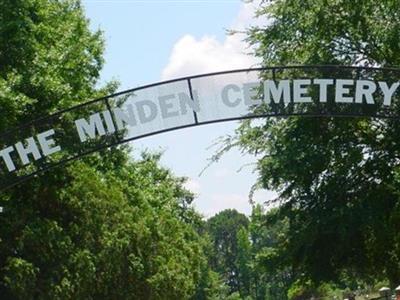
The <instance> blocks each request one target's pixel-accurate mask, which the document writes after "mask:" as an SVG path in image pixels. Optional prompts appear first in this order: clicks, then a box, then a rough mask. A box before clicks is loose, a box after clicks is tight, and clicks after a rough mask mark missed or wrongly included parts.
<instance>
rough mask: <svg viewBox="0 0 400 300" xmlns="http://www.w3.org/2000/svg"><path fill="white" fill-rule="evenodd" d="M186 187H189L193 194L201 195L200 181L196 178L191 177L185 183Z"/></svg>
mask: <svg viewBox="0 0 400 300" xmlns="http://www.w3.org/2000/svg"><path fill="white" fill-rule="evenodd" d="M183 186H184V187H185V188H186V189H188V190H189V191H191V192H192V193H193V194H195V195H199V194H200V187H201V185H200V182H198V181H197V180H195V179H192V178H189V179H188V180H187V181H186V182H185V183H184V185H183Z"/></svg>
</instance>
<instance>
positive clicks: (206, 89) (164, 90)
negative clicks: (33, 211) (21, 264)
mask: <svg viewBox="0 0 400 300" xmlns="http://www.w3.org/2000/svg"><path fill="white" fill-rule="evenodd" d="M292 78H332V79H339V78H340V79H342V78H344V79H353V80H356V79H368V80H372V81H382V80H385V81H387V82H392V83H393V82H397V81H399V80H400V69H396V68H373V67H351V66H334V65H329V66H280V67H268V68H252V69H240V70H232V71H225V72H216V73H208V74H202V75H195V76H190V77H184V78H178V79H174V80H168V81H163V82H158V83H154V84H149V85H145V86H141V87H137V88H134V89H130V90H126V91H122V92H118V93H115V94H113V95H109V96H106V97H103V98H99V99H95V100H92V101H89V102H86V103H82V104H79V105H77V106H74V107H71V108H68V109H65V110H62V111H59V112H57V113H54V114H52V115H49V116H45V117H42V118H39V119H36V120H33V121H31V122H28V123H26V124H23V125H21V126H19V127H17V128H13V129H10V130H8V131H6V132H3V133H1V134H0V146H1V147H0V149H4V148H5V147H8V146H11V145H14V144H15V143H16V142H18V141H23V140H24V139H26V138H28V137H31V136H35V135H36V134H38V133H40V132H43V131H45V130H48V129H54V130H55V131H56V135H55V140H56V142H57V144H59V145H60V146H61V148H62V149H63V150H62V151H61V152H60V153H57V154H56V155H54V156H51V157H44V158H42V159H40V160H37V161H35V162H33V163H32V164H29V165H26V166H23V165H20V166H18V168H17V169H16V170H15V171H13V172H7V170H5V168H4V164H3V163H0V190H5V189H8V188H10V187H12V186H15V185H16V184H18V183H20V182H22V181H24V180H27V179H29V178H31V177H34V176H36V175H37V174H39V173H41V172H44V171H47V170H49V169H52V168H55V167H57V166H60V165H63V164H65V163H67V162H69V161H72V160H75V159H79V158H80V157H82V156H85V155H88V154H90V153H93V152H96V151H100V150H102V149H105V148H108V147H113V146H117V145H120V144H123V143H127V142H130V141H133V140H136V139H140V138H144V137H148V136H151V135H155V134H160V133H164V132H168V131H172V130H178V129H183V128H188V127H193V126H199V125H205V124H211V123H217V122H226V121H234V120H243V119H249V118H265V117H291V116H297V117H300V116H301V117H312V118H318V117H346V118H349V117H350V118H355V117H363V118H365V117H367V118H381V119H392V120H399V119H400V101H398V98H399V95H397V94H396V96H395V97H394V101H393V104H392V105H391V106H390V107H384V106H383V105H382V104H381V103H377V104H375V105H347V106H343V105H338V104H335V103H333V101H332V100H331V98H332V97H331V96H330V97H329V99H328V101H327V103H312V104H310V105H305V104H292V103H291V104H282V105H281V104H279V105H278V104H275V105H270V106H265V105H260V106H249V107H240V108H237V109H232V110H229V111H228V110H226V111H224V109H222V108H221V107H220V106H219V104H218V93H219V91H220V89H221V86H222V85H223V84H226V83H232V82H234V83H238V84H239V83H243V82H256V81H262V80H266V79H270V80H274V81H277V80H282V79H292ZM174 92H175V94H176V95H178V94H179V93H184V94H186V95H188V96H189V97H190V99H191V100H192V101H196V100H198V101H199V103H200V105H201V111H195V110H193V113H192V112H190V114H187V115H185V116H184V117H182V118H181V117H176V118H175V119H174V118H170V119H165V120H162V119H159V120H154V122H153V123H152V122H148V123H146V124H142V125H140V126H139V125H138V127H137V128H136V127H135V128H128V129H127V130H124V131H117V132H115V133H113V134H108V135H105V136H103V137H101V138H96V139H94V140H91V141H88V142H85V143H82V142H81V141H79V140H78V138H77V135H76V131H74V129H76V128H75V127H74V120H76V119H79V118H87V117H88V116H89V115H90V114H92V113H96V112H101V111H111V110H112V109H114V108H123V107H125V106H126V105H127V103H131V104H135V101H139V100H141V99H146V100H148V99H151V98H152V97H153V98H157V96H159V95H164V94H168V93H172V94H174ZM314 92H315V91H314ZM199 93H200V95H196V94H199ZM311 93H313V91H311ZM378 97H381V98H382V95H378ZM205 101H207V102H205ZM207 106H209V107H210V109H209V110H207V109H205V107H207ZM171 120H172V121H171ZM157 122H158V123H157Z"/></svg>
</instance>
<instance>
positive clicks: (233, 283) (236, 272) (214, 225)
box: [206, 209, 249, 293]
mask: <svg viewBox="0 0 400 300" xmlns="http://www.w3.org/2000/svg"><path fill="white" fill-rule="evenodd" d="M248 223H249V220H248V219H247V217H246V216H245V215H243V214H241V213H239V212H237V211H236V210H234V209H227V210H224V211H222V212H219V213H218V214H216V215H215V216H214V217H212V218H210V219H208V220H207V225H206V226H207V227H206V228H207V232H208V234H209V235H210V238H211V242H212V247H213V248H212V253H211V255H210V258H209V261H210V265H211V268H212V269H213V270H214V271H216V272H217V273H219V274H221V276H222V278H223V279H224V280H225V283H226V284H227V285H228V286H229V288H230V291H231V292H232V293H233V292H239V291H240V290H241V283H242V282H241V280H240V279H241V278H240V276H242V274H240V269H239V267H238V253H239V245H238V233H239V231H240V230H241V229H242V228H247V226H248ZM242 263H243V262H242ZM242 263H241V264H242ZM243 275H244V274H243Z"/></svg>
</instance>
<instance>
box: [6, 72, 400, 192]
mask: <svg viewBox="0 0 400 300" xmlns="http://www.w3.org/2000/svg"><path fill="white" fill-rule="evenodd" d="M288 69H289V70H290V69H319V70H321V69H349V70H369V71H389V72H390V71H394V72H399V74H400V68H376V67H355V66H340V65H323V66H321V65H305V66H301V65H293V66H277V67H262V68H249V69H237V70H230V71H223V72H213V73H207V74H200V75H194V76H189V77H181V78H176V79H172V80H167V81H161V82H157V83H153V84H148V85H144V86H140V87H137V88H133V89H128V90H124V91H121V92H117V93H114V94H112V95H108V96H105V97H101V98H97V99H94V100H91V101H88V102H85V103H82V104H79V105H76V106H73V107H70V108H67V109H64V110H60V111H58V112H56V113H54V114H51V115H48V116H45V117H42V118H38V119H35V120H32V121H30V122H28V123H25V124H23V125H21V126H18V127H16V128H13V129H11V130H8V131H6V132H3V133H0V139H2V138H4V137H5V136H10V135H11V134H12V133H13V132H18V131H20V130H21V129H24V128H27V127H31V126H33V125H35V124H38V123H43V122H46V121H48V120H51V119H54V118H56V117H58V116H60V115H62V114H64V113H67V112H70V111H74V110H77V109H79V108H84V107H86V106H88V105H91V104H95V103H99V102H101V101H105V100H107V99H110V98H114V97H117V96H120V95H124V94H128V93H133V92H136V91H139V90H143V89H147V88H151V87H157V86H160V85H165V84H169V83H174V82H179V81H184V80H186V81H189V83H190V80H192V79H196V78H202V77H210V76H217V75H226V74H234V73H242V72H253V71H277V70H288ZM291 116H297V117H308V118H318V117H327V118H331V117H335V118H336V117H337V118H372V119H374V118H379V119H394V120H400V115H399V116H397V115H396V116H388V115H372V116H370V115H365V114H361V113H356V114H332V113H324V114H310V113H289V114H279V113H278V114H277V113H274V114H259V115H251V116H240V117H233V118H225V119H218V120H210V121H203V122H195V123H193V124H187V125H183V126H177V127H173V128H167V129H163V130H158V131H154V132H150V133H146V134H143V135H140V136H135V137H132V138H128V139H123V140H119V141H117V142H114V143H110V144H107V145H102V146H100V147H96V148H94V149H90V150H89V151H86V152H83V153H80V154H78V155H74V156H71V157H69V158H67V159H64V160H61V161H59V162H56V163H54V164H50V165H48V166H46V167H44V168H42V169H40V170H37V171H35V172H33V173H31V174H29V175H26V176H21V177H19V178H18V180H17V181H16V182H14V183H12V184H9V185H7V186H5V187H0V191H4V190H7V189H9V188H11V187H13V186H15V185H18V184H20V183H22V182H23V181H26V180H28V179H30V178H32V177H36V176H37V175H38V174H39V173H42V172H46V171H48V170H50V169H53V168H55V167H58V166H61V165H64V164H66V163H68V162H70V161H72V160H76V159H79V158H80V157H83V156H86V155H89V154H91V153H94V152H97V151H100V150H103V149H106V148H110V147H115V146H117V145H120V144H124V143H128V142H131V141H134V140H137V139H141V138H145V137H148V136H152V135H156V134H161V133H165V132H169V131H174V130H179V129H184V128H190V127H194V126H200V125H207V124H213V123H221V122H228V121H238V120H244V119H256V118H269V117H283V118H286V117H291Z"/></svg>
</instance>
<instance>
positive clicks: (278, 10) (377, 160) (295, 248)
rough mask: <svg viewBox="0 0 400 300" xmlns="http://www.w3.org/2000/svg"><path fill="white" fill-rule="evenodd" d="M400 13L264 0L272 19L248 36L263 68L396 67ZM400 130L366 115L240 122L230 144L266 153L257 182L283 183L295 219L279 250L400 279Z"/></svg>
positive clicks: (336, 271) (316, 265)
mask: <svg viewBox="0 0 400 300" xmlns="http://www.w3.org/2000/svg"><path fill="white" fill-rule="evenodd" d="M399 11H400V2H399V1H395V0H385V1H379V3H378V2H376V1H369V0H366V1H364V0H363V1H361V0H356V1H354V0H335V1H326V0H306V1H303V0H302V1H300V0H277V1H272V3H269V1H268V3H267V1H266V2H263V3H262V4H261V7H260V9H259V12H258V14H259V17H261V18H265V19H268V20H269V22H267V25H265V26H256V27H253V28H251V29H249V31H248V42H249V43H250V44H252V45H253V46H254V47H255V54H256V55H257V56H259V57H261V58H262V59H263V63H262V64H263V65H264V66H271V65H287V64H289V65H290V64H343V65H366V66H398V65H399V63H400V55H399V53H400V52H399V49H400V42H399V38H398V37H399V36H400V27H399V24H400V22H399V21H400V20H399V14H398V12H399ZM396 100H398V97H397V98H396ZM397 102H398V101H396V103H397ZM393 109H394V110H396V111H397V110H399V105H398V103H397V104H394V106H393ZM399 134H400V127H399V123H398V122H397V121H391V120H370V119H365V118H359V119H332V118H314V119H306V118H298V117H291V118H288V119H268V120H265V121H263V122H262V124H260V123H257V124H254V123H252V122H251V121H245V122H243V123H242V125H241V127H240V128H239V129H238V130H237V136H236V139H235V140H234V141H231V142H232V144H233V145H239V146H240V147H242V149H243V150H244V151H247V152H249V153H254V154H258V155H260V156H261V157H262V158H261V159H260V160H259V161H258V165H257V169H258V171H259V182H258V184H259V185H260V186H262V187H264V188H269V189H274V190H276V191H278V193H279V200H280V201H281V202H280V204H281V207H280V215H281V216H282V217H286V218H288V220H289V229H288V232H287V243H288V244H287V247H284V248H283V249H282V251H280V253H279V256H280V257H281V259H282V260H285V261H287V263H288V265H290V266H292V267H293V268H294V270H295V272H296V273H298V274H306V275H307V277H309V278H311V279H312V280H313V281H316V282H322V281H329V280H335V281H340V279H341V278H342V275H343V273H344V272H345V273H347V274H352V275H351V276H353V277H360V278H363V279H365V280H367V281H368V280H372V279H374V278H386V277H387V278H389V279H390V282H391V283H392V284H393V285H395V284H398V282H400V273H399V270H400V256H399V253H400V252H399V248H398V240H399V231H398V228H400V223H399V218H398V215H399V197H398V184H397V183H398V180H397V178H398V177H397V176H398V175H397V174H398V172H399V171H398V166H399V164H398V161H399V149H400V148H399V143H398V140H399V139H398V137H399Z"/></svg>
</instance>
